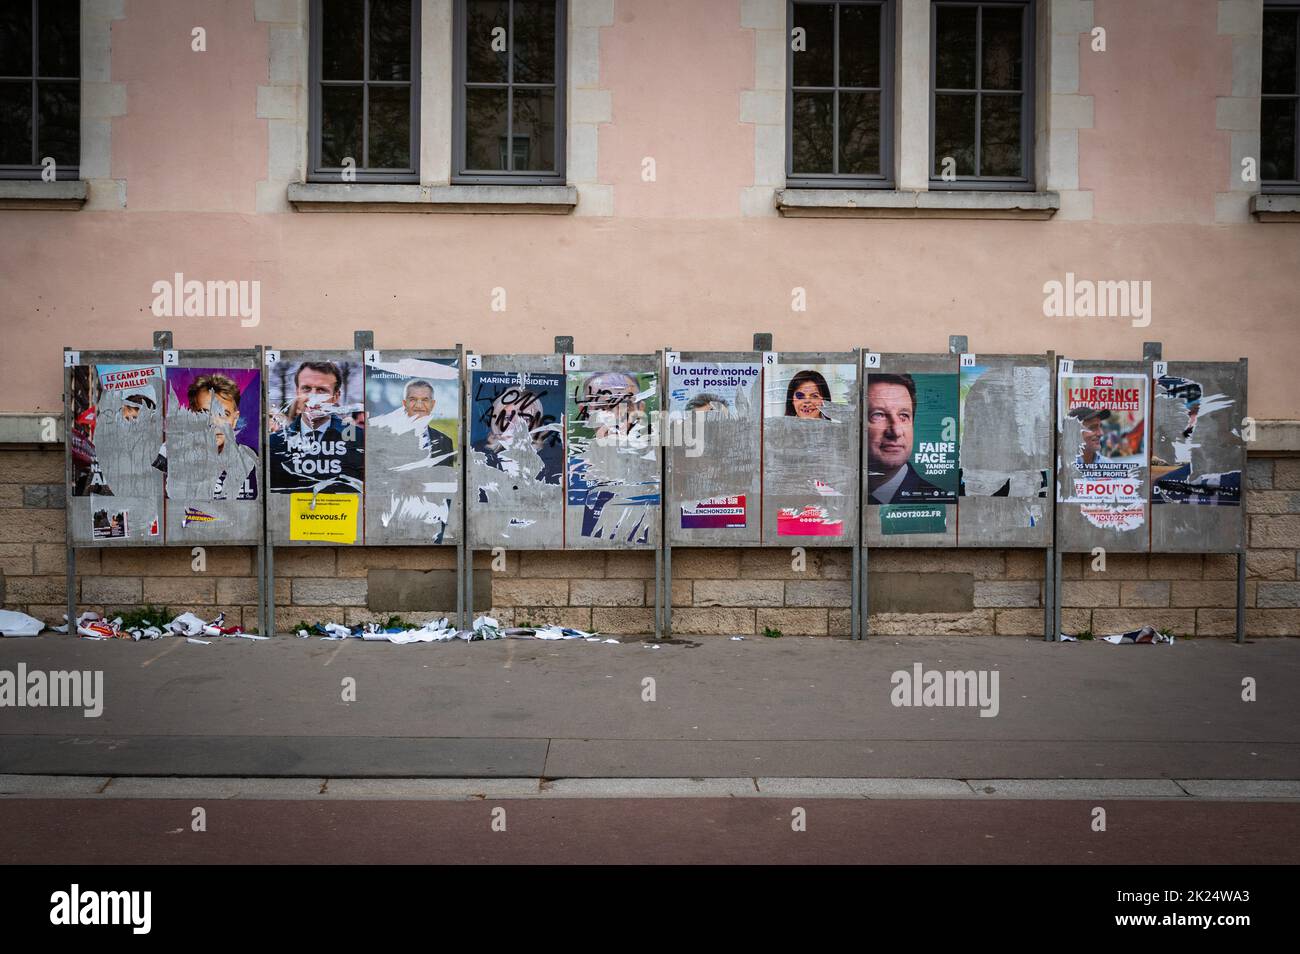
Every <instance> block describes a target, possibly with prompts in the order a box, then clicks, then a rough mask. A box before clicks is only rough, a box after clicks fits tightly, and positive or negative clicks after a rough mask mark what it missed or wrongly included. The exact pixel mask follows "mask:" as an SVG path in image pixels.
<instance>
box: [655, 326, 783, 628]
mask: <svg viewBox="0 0 1300 954" xmlns="http://www.w3.org/2000/svg"><path fill="white" fill-rule="evenodd" d="M663 355H664V376H663V378H662V380H663V382H664V384H663V389H662V390H663V401H662V403H661V407H663V409H664V411H665V414H664V417H663V418H662V420H664V421H667V422H668V423H667V424H665V425H661V426H665V427H667V428H668V431H667V432H666V434H665V435H664V437H663V438H662V441H663V445H664V454H663V459H664V494H663V499H664V506H663V520H664V532H663V534H662V541H663V542H662V548H663V567H664V570H663V575H664V594H665V597H664V600H663V628H664V630H665V631H667V632H671V631H672V598H671V594H672V579H673V574H672V567H673V547H722V546H726V547H761V546H763V545H764V544H763V521H762V515H763V464H762V461H763V353H762V352H760V351H681V352H677V351H672V350H671V349H666V350H665V351H664V352H663ZM691 365H699V366H714V365H716V366H726V365H739V366H744V367H745V368H746V369H749V368H751V367H752V368H753V369H754V370H755V371H756V372H757V373H756V374H754V375H752V378H753V383H752V387H751V389H750V394H749V395H748V400H749V402H750V405H749V418H748V420H747V421H746V422H743V425H742V420H741V419H739V418H738V417H737V416H736V412H735V409H734V407H732V406H731V405H728V410H727V411H726V417H725V419H723V420H719V421H716V422H715V421H711V420H710V415H711V414H713V413H716V412H717V411H718V410H719V409H716V408H712V407H711V406H710V409H709V411H708V412H707V413H702V414H699V415H688V414H687V413H686V412H687V407H678V406H677V404H676V403H675V402H674V400H673V381H672V373H673V372H672V368H673V367H674V366H675V367H678V368H681V367H688V366H691ZM732 377H733V378H738V376H736V375H733V376H732ZM746 377H751V376H750V375H746ZM719 380H721V379H720V378H719ZM682 386H683V387H695V385H687V384H683V385H682ZM698 387H699V388H700V389H701V394H714V392H719V393H717V394H716V396H717V397H718V398H720V399H721V400H722V401H723V402H726V401H727V391H728V390H729V389H734V388H735V385H733V384H730V383H727V382H722V383H719V384H713V385H710V384H707V383H706V382H704V381H701V382H700V384H699V385H698ZM710 387H712V389H713V390H712V391H710V390H709V389H710ZM697 396H698V395H697ZM733 401H734V398H733ZM687 404H688V405H689V401H688V402H687ZM679 414H680V420H674V418H675V417H677V416H678V415H679ZM719 430H720V431H721V434H720V435H719V436H718V440H717V441H716V443H715V444H714V446H715V447H716V448H718V450H716V451H715V452H710V450H709V447H710V439H709V434H710V432H715V433H716V432H717V431H719ZM688 440H689V441H690V442H691V443H695V442H697V441H698V442H699V443H698V446H699V448H700V454H699V455H698V456H696V457H691V456H690V455H689V454H688V453H687V450H688V448H687V447H686V446H685V445H686V443H687V441H688ZM730 451H747V452H749V453H748V456H743V455H742V456H739V457H737V458H733V459H730V460H728V459H726V458H725V456H723V455H725V454H726V453H728V452H730ZM719 485H722V489H723V490H724V491H728V490H731V491H737V492H736V493H721V494H720V493H716V492H714V491H712V490H710V488H716V487H718V486H719ZM696 491H698V493H697V492H696ZM739 497H744V498H745V502H744V504H741V505H740V506H741V508H742V510H743V513H744V524H743V525H742V526H739V527H736V526H725V523H726V522H727V519H726V518H727V516H728V515H727V514H726V513H723V512H720V513H718V514H713V515H700V516H701V517H702V519H710V520H711V521H712V522H713V524H714V525H713V526H699V527H683V526H681V522H682V519H684V518H683V516H682V509H683V508H684V506H686V505H687V504H693V505H695V509H697V510H698V509H700V507H699V505H700V504H707V503H712V502H714V501H719V500H723V499H724V498H725V499H726V500H730V499H732V498H739ZM719 506H722V507H723V509H724V510H725V507H726V506H728V505H719ZM730 506H731V509H733V510H734V509H735V507H734V505H730ZM731 516H733V517H734V514H732V515H731ZM719 522H722V523H723V524H724V525H723V526H717V525H716V524H717V523H719ZM733 533H738V535H737V536H735V537H733V536H731V535H730V534H733Z"/></svg>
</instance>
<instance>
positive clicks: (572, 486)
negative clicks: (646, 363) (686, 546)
mask: <svg viewBox="0 0 1300 954" xmlns="http://www.w3.org/2000/svg"><path fill="white" fill-rule="evenodd" d="M656 378H657V376H656V375H654V374H650V373H640V372H632V371H592V372H583V373H579V374H570V375H569V377H568V387H569V404H568V488H569V489H568V506H569V507H570V508H571V509H572V508H579V509H580V512H581V515H582V519H581V523H580V524H579V525H578V527H577V530H578V533H579V534H581V535H582V536H583V537H587V538H589V539H592V540H601V541H605V542H609V543H611V544H615V543H624V544H647V543H649V542H650V533H651V529H652V527H653V524H654V520H655V517H656V515H657V513H658V510H657V508H658V505H659V468H658V451H657V446H656V439H655V421H656V419H657V418H658V411H659V396H658V393H657V387H656V385H657V382H656Z"/></svg>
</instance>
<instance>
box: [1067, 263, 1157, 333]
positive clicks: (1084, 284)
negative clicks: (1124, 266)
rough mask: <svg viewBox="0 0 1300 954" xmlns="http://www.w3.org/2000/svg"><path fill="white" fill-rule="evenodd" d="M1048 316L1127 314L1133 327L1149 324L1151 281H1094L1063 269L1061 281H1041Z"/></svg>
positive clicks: (1072, 316) (1121, 315) (1112, 316)
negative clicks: (1063, 276) (1063, 275)
mask: <svg viewBox="0 0 1300 954" xmlns="http://www.w3.org/2000/svg"><path fill="white" fill-rule="evenodd" d="M1043 314H1044V315H1045V316H1046V317H1048V318H1131V319H1132V325H1133V327H1134V328H1145V327H1146V326H1147V325H1149V324H1151V282H1149V281H1138V280H1136V279H1121V280H1119V281H1101V282H1095V281H1093V280H1092V279H1090V278H1075V277H1074V272H1066V273H1065V281H1063V282H1059V281H1057V280H1056V279H1052V280H1051V281H1049V282H1044V283H1043Z"/></svg>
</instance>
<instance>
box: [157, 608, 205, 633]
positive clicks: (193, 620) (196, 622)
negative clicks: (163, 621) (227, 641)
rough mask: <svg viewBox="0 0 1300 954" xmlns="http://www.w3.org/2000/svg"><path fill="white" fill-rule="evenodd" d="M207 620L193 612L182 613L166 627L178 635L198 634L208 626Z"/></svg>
mask: <svg viewBox="0 0 1300 954" xmlns="http://www.w3.org/2000/svg"><path fill="white" fill-rule="evenodd" d="M207 625H208V624H207V621H206V620H202V619H200V618H199V617H197V616H195V615H194V614H193V613H181V615H180V616H177V617H176V618H175V619H174V620H172V621H171V622H170V623H168V624H167V625H166V627H164V628H165V629H167V630H168V631H169V632H172V633H175V634H176V635H177V636H197V635H199V633H201V632H203V631H204V630H205V629H206V628H207Z"/></svg>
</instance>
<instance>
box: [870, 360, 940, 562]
mask: <svg viewBox="0 0 1300 954" xmlns="http://www.w3.org/2000/svg"><path fill="white" fill-rule="evenodd" d="M863 364H864V367H863V370H864V375H865V378H864V386H863V402H862V404H863V424H862V441H863V468H864V471H865V474H866V486H865V488H864V490H863V495H862V502H863V506H862V521H863V538H864V540H865V541H866V544H867V545H868V546H871V547H904V548H910V547H951V546H956V545H957V500H958V496H959V494H960V490H961V481H960V461H961V457H960V449H961V426H960V390H959V375H958V358H957V355H954V354H941V355H926V354H891V353H884V354H876V353H873V352H867V353H866V355H865V356H864V361H863Z"/></svg>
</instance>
